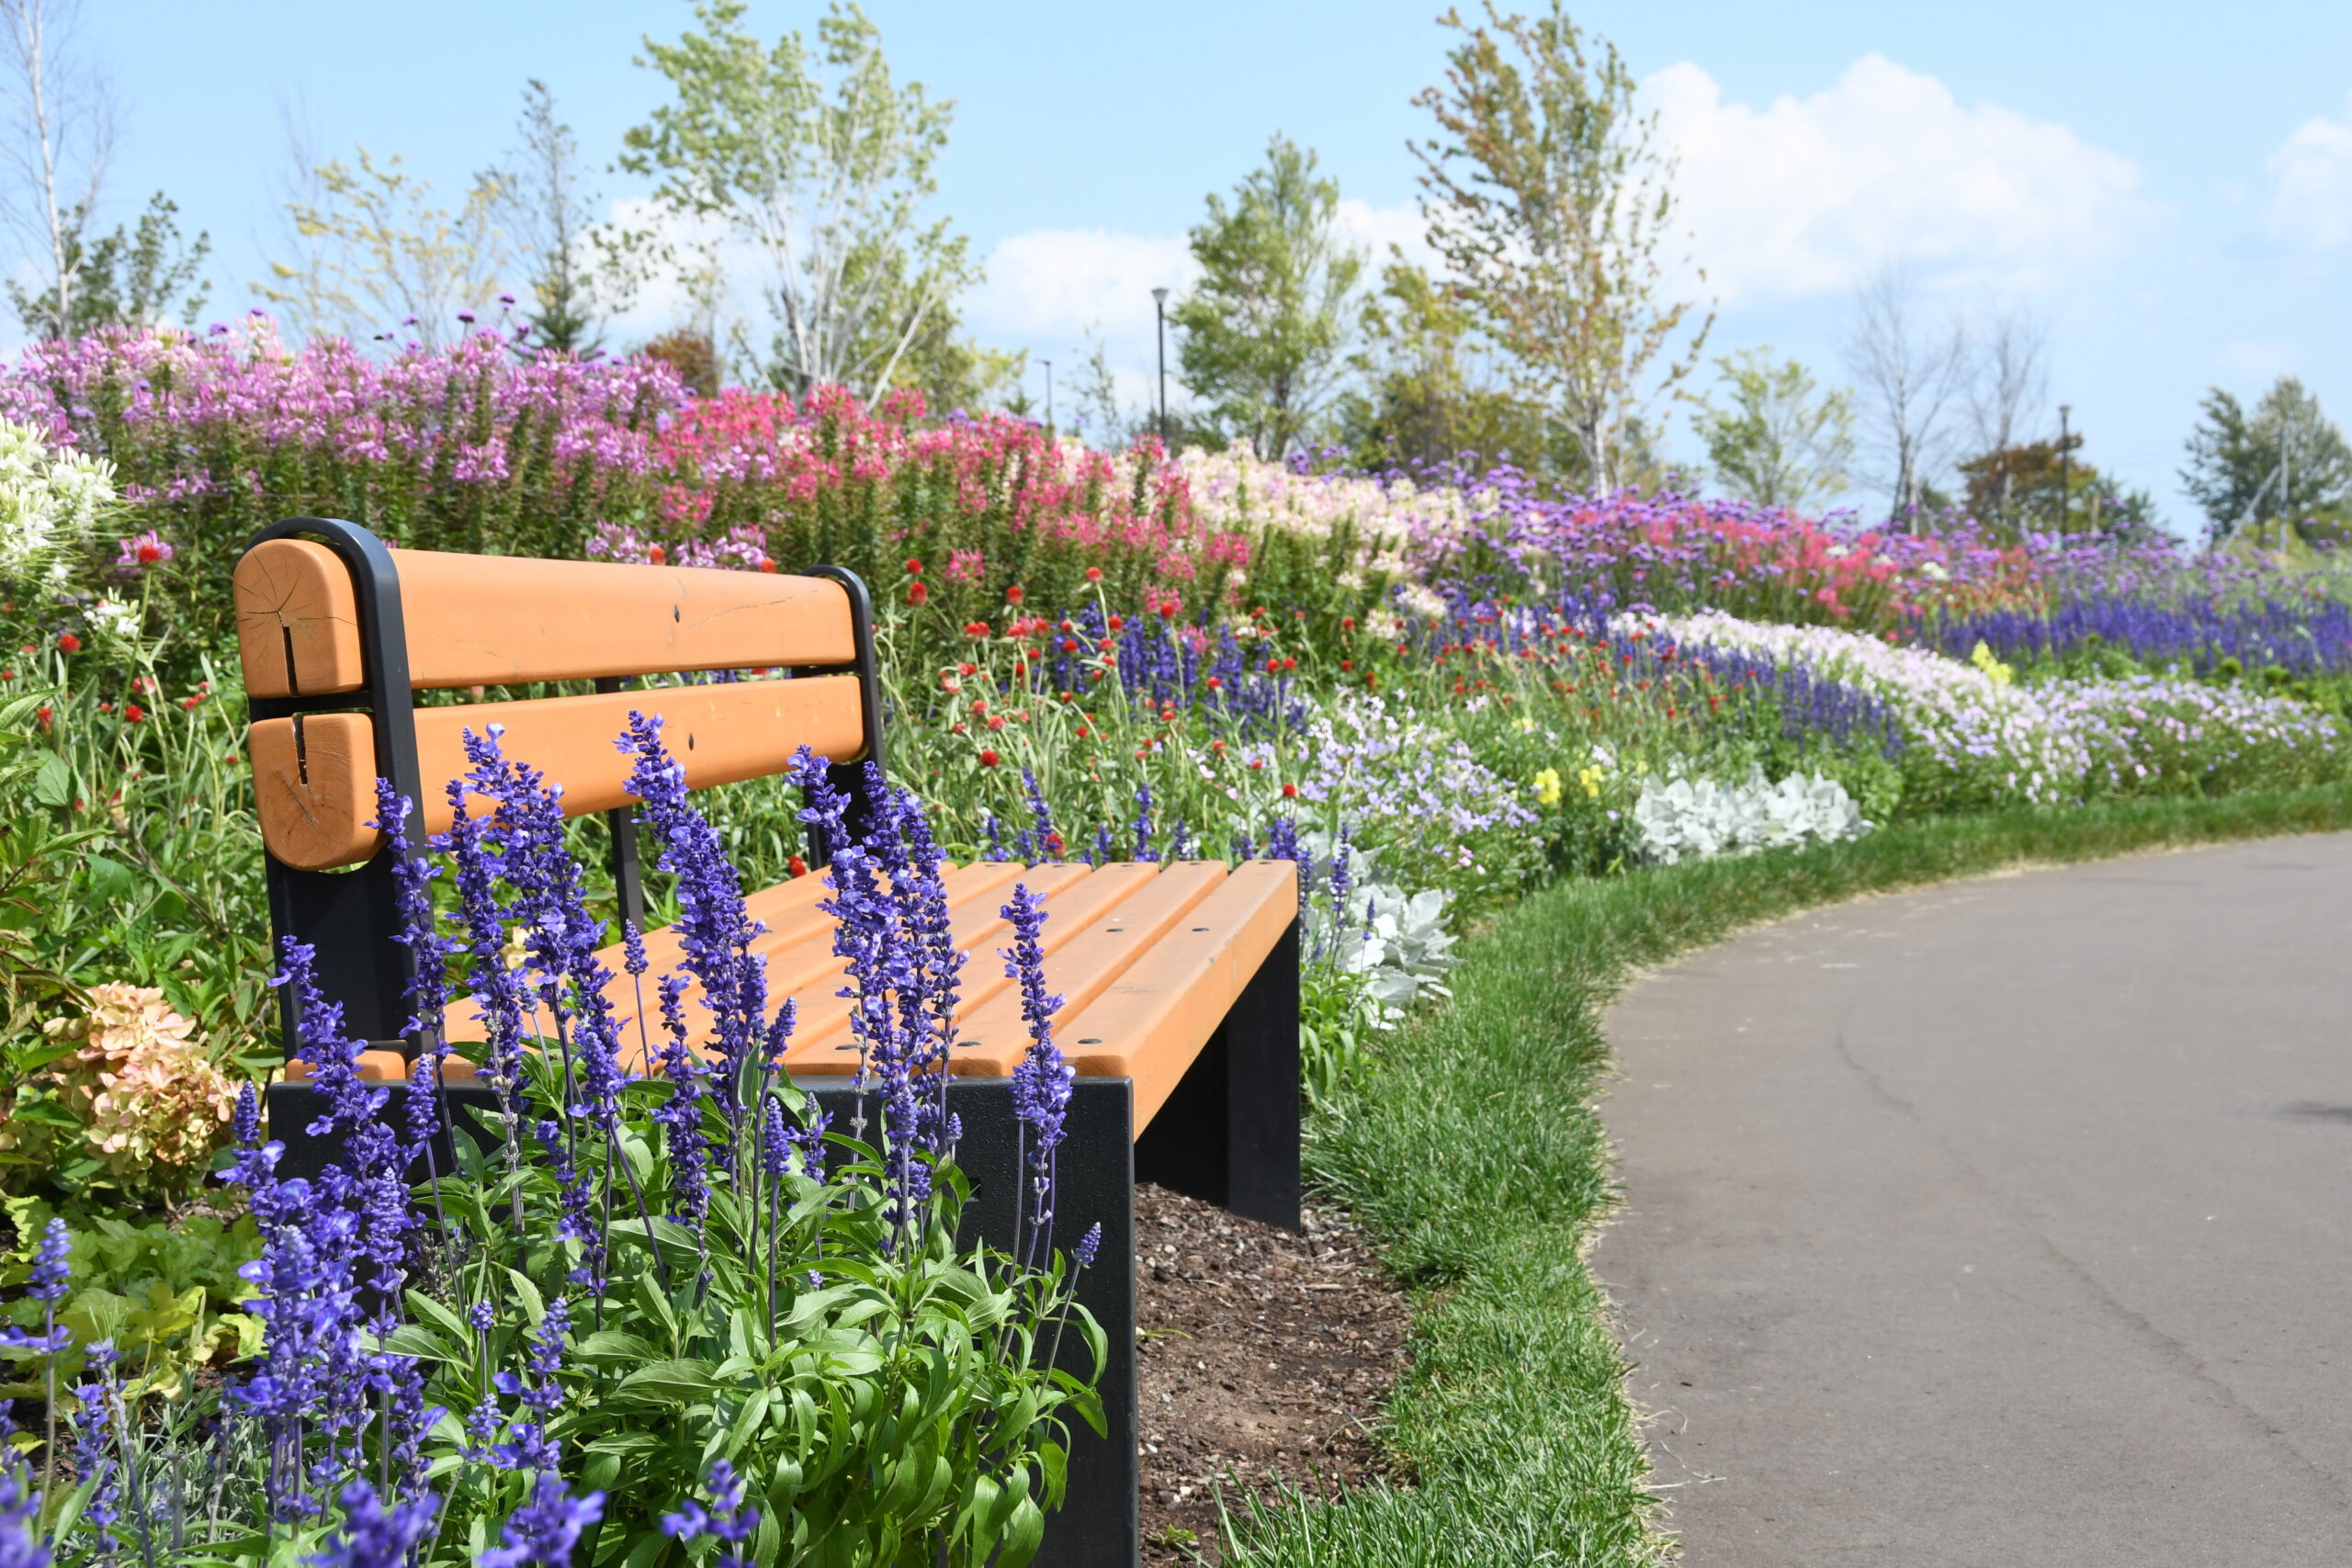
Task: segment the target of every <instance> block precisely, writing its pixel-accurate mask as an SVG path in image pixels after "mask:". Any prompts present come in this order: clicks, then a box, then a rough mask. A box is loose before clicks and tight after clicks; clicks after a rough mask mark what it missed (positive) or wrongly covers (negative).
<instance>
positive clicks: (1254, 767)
mask: <svg viewBox="0 0 2352 1568" xmlns="http://www.w3.org/2000/svg"><path fill="white" fill-rule="evenodd" d="M1265 771H1266V759H1264V758H1263V757H1252V758H1250V772H1251V773H1264V772H1265Z"/></svg>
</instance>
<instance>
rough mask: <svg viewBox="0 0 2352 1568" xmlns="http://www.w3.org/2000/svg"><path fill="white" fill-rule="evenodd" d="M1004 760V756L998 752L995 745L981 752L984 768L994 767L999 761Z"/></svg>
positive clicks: (981, 761)
mask: <svg viewBox="0 0 2352 1568" xmlns="http://www.w3.org/2000/svg"><path fill="white" fill-rule="evenodd" d="M1001 761H1004V759H1003V758H1001V757H1000V756H998V755H997V754H996V750H995V748H993V747H990V748H989V749H988V750H983V751H982V752H981V753H980V766H982V767H984V768H993V767H995V766H996V765H997V764H998V763H999V762H1001Z"/></svg>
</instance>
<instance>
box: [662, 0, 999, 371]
mask: <svg viewBox="0 0 2352 1568" xmlns="http://www.w3.org/2000/svg"><path fill="white" fill-rule="evenodd" d="M744 9H745V7H744V5H743V3H742V0H702V3H700V4H697V5H696V6H695V20H696V22H697V23H698V24H699V26H698V28H697V29H696V30H694V31H690V32H688V33H686V34H685V35H684V37H682V38H680V39H678V41H677V42H676V43H674V44H659V43H655V42H654V41H653V40H652V39H650V38H649V39H646V40H645V49H646V54H645V58H643V59H641V60H640V61H639V63H640V64H644V65H648V66H650V69H652V70H653V71H655V72H657V73H660V74H661V75H662V77H663V78H665V79H666V80H667V81H668V82H669V84H670V86H671V89H672V91H673V98H672V101H671V102H669V103H667V104H664V105H662V106H661V107H658V108H656V109H655V110H654V111H653V114H652V116H651V118H649V119H648V120H647V121H646V123H644V124H643V125H639V126H637V127H635V128H633V129H631V130H629V131H628V134H627V136H626V137H624V139H623V145H624V149H625V150H624V152H622V155H621V161H620V162H621V167H623V168H624V169H627V170H628V171H629V172H631V173H633V174H639V175H648V176H650V177H651V178H653V179H654V180H655V181H656V182H657V184H656V186H655V193H654V194H655V196H656V197H657V199H658V200H659V201H660V202H661V204H662V207H663V208H664V209H666V210H667V211H668V212H669V213H670V214H671V215H672V216H673V218H675V219H677V220H682V221H683V222H685V223H687V224H698V223H707V221H709V220H716V221H718V223H719V224H720V225H721V226H722V227H723V229H724V231H726V232H727V233H728V234H729V235H730V236H732V237H733V238H735V239H738V240H740V241H742V242H744V243H748V244H749V245H750V246H752V248H753V249H754V250H755V251H756V252H757V253H758V254H760V255H761V257H762V258H763V261H764V263H765V267H766V276H765V277H764V278H763V279H762V283H761V298H762V299H763V302H764V305H765V309H766V315H767V323H766V324H767V336H768V343H767V346H766V348H765V349H764V350H756V349H754V348H753V346H752V333H750V332H749V331H748V330H746V331H742V332H739V333H738V334H737V335H736V338H735V341H736V344H737V347H738V353H739V355H741V356H742V357H745V358H747V359H752V360H754V361H755V362H756V363H755V369H756V371H757V372H758V373H759V374H760V375H761V376H762V377H763V378H765V379H767V380H769V381H770V382H772V383H773V384H775V385H776V386H779V387H782V388H784V389H787V390H789V391H792V392H795V393H800V392H805V391H807V390H808V389H809V388H811V387H815V386H820V385H839V386H845V387H848V388H850V389H852V390H853V391H855V392H857V393H859V394H860V395H861V396H864V397H867V398H872V397H875V396H876V395H878V394H879V393H880V392H881V391H882V390H884V389H887V388H888V387H890V386H892V385H895V384H898V382H899V375H900V366H901V362H902V361H904V360H905V358H906V357H907V355H909V353H910V352H911V351H912V350H913V349H914V348H915V345H916V344H918V343H919V342H920V341H922V338H923V334H924V333H925V332H926V330H927V329H930V328H931V327H933V318H934V316H937V315H940V314H944V313H952V310H953V306H954V301H955V299H956V296H957V295H958V294H959V293H960V292H961V291H962V290H963V289H964V288H965V287H966V286H967V285H968V284H969V283H970V282H972V281H973V280H974V278H975V277H976V276H978V273H977V269H976V268H975V267H974V266H973V265H972V264H971V262H970V260H969V254H968V253H969V249H970V246H969V242H968V241H967V239H966V238H965V237H963V236H962V235H958V234H955V233H952V232H951V231H949V227H948V222H947V220H945V219H944V218H942V219H935V220H927V219H926V217H925V209H926V208H927V206H928V205H929V203H930V201H931V198H932V197H933V195H934V194H935V193H936V190H937V180H936V178H935V176H934V174H933V168H934V165H935V164H937V162H938V159H939V154H940V152H941V151H942V150H943V149H944V148H945V146H946V145H947V130H948V124H949V121H950V119H951V118H952V113H953V110H954V107H955V106H954V105H953V104H952V103H948V102H939V103H933V101H932V100H931V99H930V97H929V96H927V95H926V94H925V93H924V91H923V88H922V84H920V83H909V84H908V85H906V86H905V87H903V88H900V87H899V86H897V85H894V84H893V82H892V80H891V76H890V67H889V64H888V62H887V61H886V60H885V59H884V58H883V53H882V40H881V33H880V31H879V29H878V28H876V27H875V25H874V24H873V23H872V22H871V21H869V20H867V18H866V17H865V13H864V12H863V11H861V10H859V9H858V8H857V7H856V6H843V5H841V4H839V3H838V0H836V3H835V4H833V5H831V6H828V8H827V10H826V13H825V15H824V17H823V18H822V19H821V20H820V21H819V23H818V26H817V33H818V49H817V58H815V59H813V60H812V58H811V54H810V51H809V47H808V45H807V43H806V42H805V41H804V39H802V37H801V35H800V34H799V33H797V32H790V33H786V34H785V35H784V37H783V38H781V39H778V40H777V41H776V43H775V46H774V47H773V48H767V47H763V45H762V44H761V43H760V41H759V40H758V39H755V38H753V37H752V35H751V34H750V33H748V32H746V31H745V30H743V28H741V25H740V24H741V20H742V17H743V13H744ZM828 74H830V77H831V80H830V82H828V81H827V80H826V79H825V77H826V76H827V75H828Z"/></svg>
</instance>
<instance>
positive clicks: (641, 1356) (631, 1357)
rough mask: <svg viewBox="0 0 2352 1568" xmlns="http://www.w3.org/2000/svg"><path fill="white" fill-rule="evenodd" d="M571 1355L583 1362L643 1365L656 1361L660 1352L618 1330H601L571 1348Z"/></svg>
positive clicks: (644, 1341)
mask: <svg viewBox="0 0 2352 1568" xmlns="http://www.w3.org/2000/svg"><path fill="white" fill-rule="evenodd" d="M572 1354H574V1355H575V1356H577V1357H579V1359H582V1360H583V1361H589V1362H595V1363H601V1362H605V1361H627V1362H631V1363H634V1364H637V1365H640V1366H641V1365H643V1364H644V1363H645V1362H647V1361H650V1360H653V1359H657V1358H658V1357H659V1356H660V1355H661V1352H660V1351H659V1350H657V1349H655V1348H653V1346H652V1344H651V1342H650V1341H648V1340H646V1339H644V1338H641V1337H639V1336H637V1335H634V1334H631V1333H628V1331H626V1330H624V1329H618V1328H601V1329H598V1330H597V1331H596V1332H595V1333H594V1334H591V1335H590V1336H588V1337H587V1338H585V1339H582V1341H581V1342H580V1343H579V1344H578V1345H577V1346H575V1347H573V1349H572Z"/></svg>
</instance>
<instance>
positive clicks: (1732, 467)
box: [1694, 344, 1854, 510]
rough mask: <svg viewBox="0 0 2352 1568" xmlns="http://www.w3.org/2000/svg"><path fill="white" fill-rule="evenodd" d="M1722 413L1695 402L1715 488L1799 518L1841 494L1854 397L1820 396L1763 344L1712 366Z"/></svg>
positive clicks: (1801, 372)
mask: <svg viewBox="0 0 2352 1568" xmlns="http://www.w3.org/2000/svg"><path fill="white" fill-rule="evenodd" d="M1715 368H1716V369H1717V370H1718V371H1719V372H1720V373H1721V377H1720V381H1719V386H1720V388H1721V389H1722V391H1723V393H1724V399H1725V403H1726V405H1727V406H1722V407H1718V406H1717V405H1716V404H1715V403H1714V402H1713V401H1712V400H1707V399H1702V400H1700V403H1699V412H1698V415H1697V417H1696V419H1695V421H1694V423H1696V424H1697V426H1698V429H1699V434H1700V437H1701V439H1702V440H1703V441H1705V442H1706V444H1707V461H1708V463H1709V464H1710V465H1711V466H1712V467H1713V469H1714V477H1715V483H1716V484H1717V485H1718V486H1720V487H1721V488H1722V489H1724V490H1725V491H1730V492H1731V493H1732V494H1734V495H1736V496H1737V497H1739V498H1740V499H1741V500H1743V501H1750V502H1755V503H1756V504H1757V505H1758V506H1785V507H1789V508H1791V509H1792V510H1802V509H1803V508H1804V507H1805V506H1807V505H1810V504H1812V503H1814V502H1820V501H1824V500H1826V499H1827V498H1829V497H1830V496H1833V495H1836V494H1838V492H1839V491H1843V490H1844V489H1845V488H1846V487H1847V485H1848V483H1849V481H1850V479H1851V477H1852V468H1853V462H1854V395H1853V393H1852V392H1850V391H1849V390H1847V389H1844V388H1842V387H1840V388H1838V389H1834V390H1830V391H1824V390H1823V389H1821V386H1820V383H1818V382H1817V381H1815V379H1814V376H1813V372H1812V371H1810V370H1808V369H1806V368H1805V367H1804V366H1803V365H1801V364H1799V363H1798V362H1797V361H1796V360H1793V359H1786V360H1775V359H1774V358H1773V357H1772V350H1771V347H1770V344H1767V345H1765V346H1763V347H1761V348H1748V349H1742V350H1741V351H1740V352H1739V353H1737V354H1733V355H1724V356H1723V357H1721V358H1718V359H1717V360H1716V361H1715Z"/></svg>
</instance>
